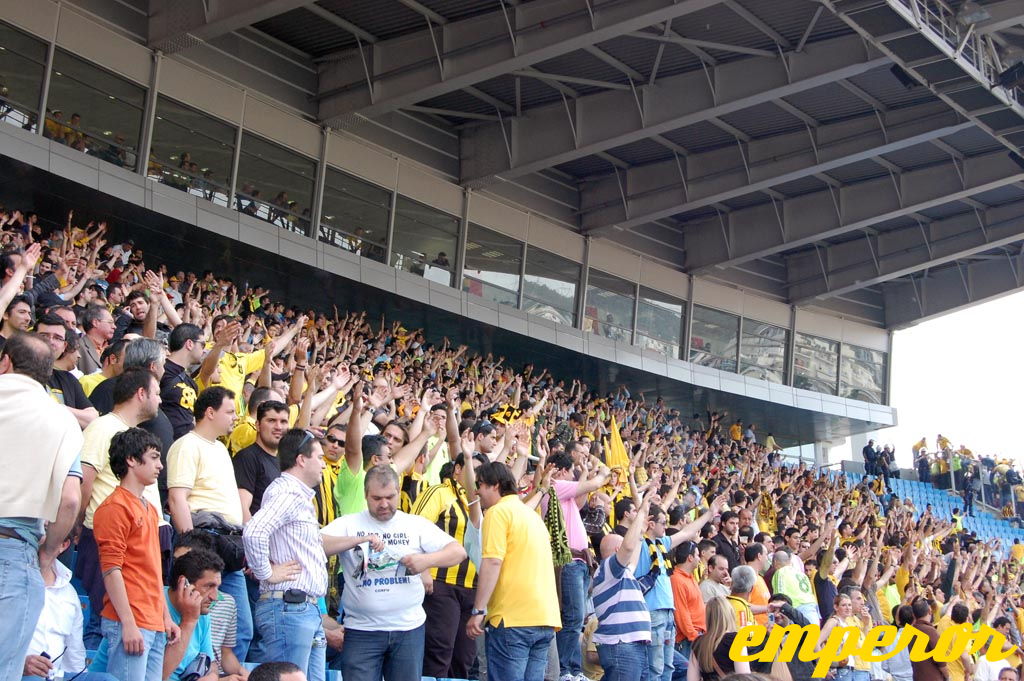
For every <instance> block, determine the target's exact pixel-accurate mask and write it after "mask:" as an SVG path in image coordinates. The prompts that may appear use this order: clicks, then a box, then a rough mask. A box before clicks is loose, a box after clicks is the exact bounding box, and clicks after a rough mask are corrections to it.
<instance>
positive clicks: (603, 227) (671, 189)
mask: <svg viewBox="0 0 1024 681" xmlns="http://www.w3.org/2000/svg"><path fill="white" fill-rule="evenodd" d="M885 124H886V129H885V131H883V130H881V129H880V127H879V122H878V119H877V118H876V117H875V115H874V114H871V115H868V116H863V117H861V118H859V119H854V120H847V121H843V122H841V123H832V124H828V125H821V126H819V127H818V128H817V129H816V132H815V133H814V134H813V137H812V135H809V134H808V132H807V131H806V130H801V131H799V132H793V133H788V134H785V135H775V136H773V137H767V138H764V139H755V140H751V141H750V142H748V143H747V144H746V146H745V149H744V152H743V155H744V157H745V158H744V157H741V155H740V150H739V149H738V148H737V147H736V146H735V145H731V146H728V147H726V148H723V149H717V150H714V151H708V152H703V153H699V154H691V155H688V156H686V157H685V158H680V159H679V163H678V164H677V159H675V158H673V159H670V160H668V161H660V162H656V163H651V164H648V165H643V166H635V167H633V168H631V169H630V170H628V171H627V172H626V174H625V180H624V184H625V190H626V204H625V205H623V201H622V197H621V196H620V193H619V185H618V182H616V181H615V180H614V178H607V177H605V178H599V179H596V180H594V181H591V182H588V183H587V184H585V185H584V186H583V190H582V192H581V195H580V199H581V209H582V213H583V214H582V217H581V221H580V226H581V228H582V229H583V231H584V232H585V233H587V234H599V233H601V232H605V231H607V230H609V229H611V228H613V227H620V228H623V229H626V228H629V227H632V226H634V225H638V224H642V223H644V222H650V221H651V220H659V219H662V218H667V217H669V216H672V215H677V214H679V213H685V212H687V211H691V210H695V209H697V208H703V207H704V206H710V205H713V204H715V203H718V202H720V201H728V200H729V199H733V198H736V197H738V196H743V195H745V194H750V193H752V192H757V191H764V190H766V189H769V188H771V187H774V186H776V185H780V184H783V183H785V182H791V181H793V180H797V179H801V178H804V177H808V176H813V175H816V174H818V173H825V172H828V171H830V170H832V169H834V168H839V167H842V166H845V165H848V164H850V163H856V162H858V161H863V160H866V159H870V158H873V157H876V156H880V155H882V154H888V153H891V152H894V151H897V150H899V149H905V148H907V147H911V146H914V145H917V144H923V143H926V142H930V141H933V140H938V139H940V138H942V137H946V136H948V135H953V134H955V133H957V132H961V131H963V130H967V129H969V128H972V127H974V124H973V123H970V122H965V121H963V120H962V119H960V117H959V116H958V115H957V114H956V113H955V112H953V111H951V110H950V109H949V107H947V106H946V105H945V104H942V103H941V102H931V103H928V104H922V105H918V106H913V107H908V108H905V109H898V110H895V111H892V112H889V113H888V114H886V115H885ZM680 170H682V172H683V174H684V175H685V179H683V178H680V176H679V171H680Z"/></svg>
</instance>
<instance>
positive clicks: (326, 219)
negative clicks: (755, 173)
mask: <svg viewBox="0 0 1024 681" xmlns="http://www.w3.org/2000/svg"><path fill="white" fill-rule="evenodd" d="M390 213H391V192H390V191H388V190H387V189H384V188H382V187H378V186H376V185H373V184H370V183H369V182H364V181H363V180H360V179H358V178H355V177H352V176H351V175H349V174H347V173H343V172H341V171H340V170H336V169H334V168H331V167H328V168H327V178H326V180H325V182H324V206H323V211H322V217H321V219H320V240H321V241H324V242H326V243H329V244H334V245H335V246H338V247H340V248H344V249H345V250H347V251H352V252H353V253H357V254H359V255H361V256H363V257H364V258H370V259H371V260H376V261H377V262H384V257H385V255H386V254H387V248H388V216H389V215H390Z"/></svg>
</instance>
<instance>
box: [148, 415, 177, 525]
mask: <svg viewBox="0 0 1024 681" xmlns="http://www.w3.org/2000/svg"><path fill="white" fill-rule="evenodd" d="M139 428H142V429H143V430H145V431H148V432H150V433H152V434H153V435H156V439H158V440H160V462H161V463H162V464H163V465H164V467H163V470H161V471H160V476H159V477H158V478H157V481H156V484H157V488H158V489H159V490H160V500H161V501H162V502H163V504H164V505H165V506H166V505H167V452H168V450H170V448H171V445H172V444H174V440H175V439H177V438H175V437H174V429H173V428H172V427H171V422H170V421H168V420H167V416H165V415H164V413H163V412H162V411H159V410H158V411H157V412H156V416H154V417H153V418H151V419H150V420H148V421H143V422H142V423H140V424H139Z"/></svg>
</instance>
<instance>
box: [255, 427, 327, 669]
mask: <svg viewBox="0 0 1024 681" xmlns="http://www.w3.org/2000/svg"><path fill="white" fill-rule="evenodd" d="M277 457H278V461H279V462H280V464H281V475H280V476H279V477H278V478H277V479H276V480H274V481H273V482H272V483H270V485H268V486H267V489H266V491H265V492H264V493H263V505H262V506H261V507H260V510H259V511H257V512H256V513H255V514H254V515H253V517H252V519H251V520H250V521H249V523H248V524H247V525H246V526H245V532H244V533H243V535H242V539H243V542H244V543H245V556H246V559H247V561H248V564H249V567H250V569H251V570H252V574H253V576H254V577H255V578H256V579H258V580H259V583H260V586H259V590H260V596H259V600H258V601H257V602H256V610H255V622H256V629H257V631H259V634H260V639H261V641H262V642H263V656H264V659H266V660H274V661H287V662H291V663H293V664H295V665H297V666H298V667H299V669H301V670H303V671H304V672H305V673H306V675H307V677H308V678H310V679H323V678H324V676H325V666H326V656H325V654H326V647H327V643H326V639H325V636H324V629H323V623H322V621H321V618H320V608H319V607H318V605H317V601H318V600H319V599H320V598H322V597H323V596H325V595H326V594H327V568H326V565H327V555H326V554H325V553H324V547H323V542H322V541H321V539H320V525H319V524H318V523H317V519H316V515H315V511H314V508H313V497H314V495H315V492H314V490H315V489H316V487H317V486H319V484H320V481H321V480H322V478H323V470H324V459H323V448H322V447H321V445H320V443H319V442H318V441H317V440H316V438H315V437H313V435H312V433H309V432H308V431H304V430H299V429H298V428H293V429H291V430H289V431H288V432H287V433H285V434H284V436H283V437H282V438H281V442H280V444H278V447H277Z"/></svg>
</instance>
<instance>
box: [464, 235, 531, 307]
mask: <svg viewBox="0 0 1024 681" xmlns="http://www.w3.org/2000/svg"><path fill="white" fill-rule="evenodd" d="M522 263H523V242H521V241H517V240H516V239H513V238H512V237H510V236H505V235H504V234H498V233H497V232H494V231H491V230H489V229H487V228H486V227H481V226H480V225H474V224H473V223H469V237H468V238H467V239H466V266H465V271H464V272H463V273H462V290H463V291H466V292H468V293H472V294H474V295H477V296H480V297H481V298H484V299H485V300H489V301H491V302H493V303H504V304H505V305H511V306H513V307H515V306H517V305H519V284H520V276H519V272H520V269H521V267H522Z"/></svg>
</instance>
